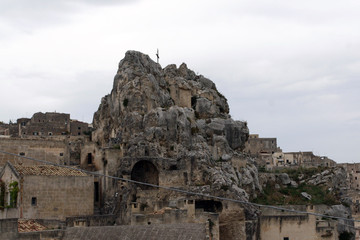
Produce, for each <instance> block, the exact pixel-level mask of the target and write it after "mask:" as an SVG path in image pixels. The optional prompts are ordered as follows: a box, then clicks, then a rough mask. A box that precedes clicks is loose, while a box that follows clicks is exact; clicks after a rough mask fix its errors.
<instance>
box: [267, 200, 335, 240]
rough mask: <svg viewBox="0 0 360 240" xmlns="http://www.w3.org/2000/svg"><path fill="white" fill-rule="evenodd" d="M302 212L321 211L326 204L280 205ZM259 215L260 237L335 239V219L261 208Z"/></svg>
mask: <svg viewBox="0 0 360 240" xmlns="http://www.w3.org/2000/svg"><path fill="white" fill-rule="evenodd" d="M282 207H286V208H289V209H293V210H298V211H303V212H306V211H307V212H317V213H323V212H324V208H328V207H327V206H309V207H307V206H282ZM261 212H262V214H261V217H260V239H281V240H283V239H284V240H290V239H291V240H308V239H313V240H320V239H329V240H337V239H339V238H338V235H339V234H338V231H337V221H334V220H331V219H321V217H316V216H314V215H309V214H303V213H292V212H286V211H285V212H284V211H281V210H275V209H263V210H262V211H261Z"/></svg>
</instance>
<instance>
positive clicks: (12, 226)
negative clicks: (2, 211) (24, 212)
mask: <svg viewBox="0 0 360 240" xmlns="http://www.w3.org/2000/svg"><path fill="white" fill-rule="evenodd" d="M17 234H18V220H17V218H13V219H0V239H9V240H11V239H17Z"/></svg>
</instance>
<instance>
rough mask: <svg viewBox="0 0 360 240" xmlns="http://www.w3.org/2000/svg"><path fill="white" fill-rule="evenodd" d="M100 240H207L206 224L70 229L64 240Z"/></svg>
mask: <svg viewBox="0 0 360 240" xmlns="http://www.w3.org/2000/svg"><path fill="white" fill-rule="evenodd" d="M75 239H76V240H78V239H79V240H80V239H87V240H99V239H118V240H127V239H137V240H148V239H161V240H174V239H177V240H206V239H208V238H207V237H206V229H205V225H204V224H194V223H191V224H189V223H183V224H159V225H144V226H124V225H122V226H106V227H75V228H68V229H67V230H66V233H65V237H64V240H75Z"/></svg>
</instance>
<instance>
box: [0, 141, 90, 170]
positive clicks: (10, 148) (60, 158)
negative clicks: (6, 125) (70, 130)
mask: <svg viewBox="0 0 360 240" xmlns="http://www.w3.org/2000/svg"><path fill="white" fill-rule="evenodd" d="M88 140H89V139H88V137H87V136H67V137H64V136H52V137H37V136H31V137H26V138H19V137H10V138H0V149H1V150H2V151H4V152H8V153H12V154H14V155H9V154H5V153H0V167H2V166H4V165H5V164H6V162H7V161H10V162H11V163H13V164H19V163H22V164H25V165H34V164H37V163H36V162H34V161H31V160H28V159H25V158H21V157H22V156H24V157H30V158H35V159H40V160H45V161H49V162H52V163H57V164H63V165H79V164H80V152H81V146H82V145H84V144H85V143H86V142H87V141H88ZM17 155H18V156H17Z"/></svg>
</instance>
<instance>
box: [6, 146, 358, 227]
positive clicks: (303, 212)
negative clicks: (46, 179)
mask: <svg viewBox="0 0 360 240" xmlns="http://www.w3.org/2000/svg"><path fill="white" fill-rule="evenodd" d="M0 153H3V154H7V155H12V156H16V157H19V158H24V159H28V160H31V161H36V162H40V163H43V164H46V165H53V166H57V167H62V168H67V169H71V170H76V171H80V172H83V173H86V174H89V175H93V176H98V177H106V178H111V179H115V180H120V181H124V182H129V183H134V184H139V185H144V186H149V187H154V188H159V189H165V190H169V191H174V192H179V193H184V194H188V195H194V196H200V197H205V198H212V199H216V200H221V201H228V202H234V203H240V204H243V205H250V206H255V207H258V208H270V209H275V210H280V211H282V212H292V213H298V214H308V215H313V216H317V217H322V218H330V219H333V220H335V219H337V220H344V221H351V222H360V220H355V219H353V218H351V219H349V218H344V217H337V216H331V215H325V214H321V213H315V212H306V211H299V210H295V209H289V208H284V207H278V206H273V205H264V204H259V203H252V202H247V201H243V200H237V199H232V198H226V197H218V196H213V195H209V194H204V193H197V192H191V191H187V190H184V189H180V188H174V187H166V186H160V185H156V184H151V183H145V182H140V181H135V180H131V179H125V178H121V177H115V176H110V175H105V174H101V173H96V172H92V171H88V170H85V169H80V168H75V167H70V166H66V165H61V164H57V163H52V162H49V161H44V160H40V159H35V158H31V157H26V156H21V155H18V154H14V153H9V152H5V151H2V150H0ZM339 224H343V223H339ZM343 225H346V224H343ZM347 226H350V225H347Z"/></svg>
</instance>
